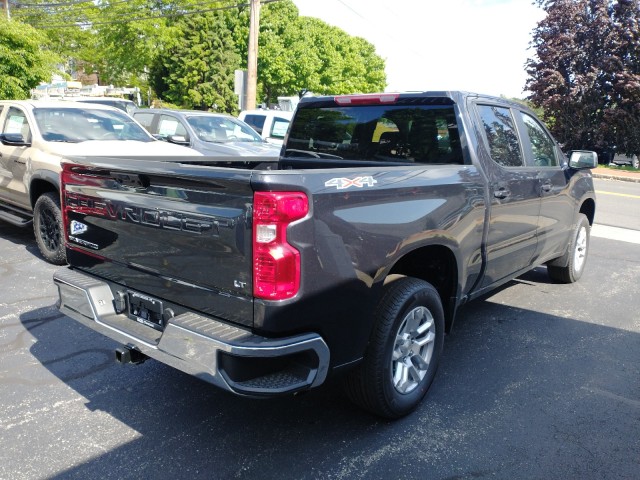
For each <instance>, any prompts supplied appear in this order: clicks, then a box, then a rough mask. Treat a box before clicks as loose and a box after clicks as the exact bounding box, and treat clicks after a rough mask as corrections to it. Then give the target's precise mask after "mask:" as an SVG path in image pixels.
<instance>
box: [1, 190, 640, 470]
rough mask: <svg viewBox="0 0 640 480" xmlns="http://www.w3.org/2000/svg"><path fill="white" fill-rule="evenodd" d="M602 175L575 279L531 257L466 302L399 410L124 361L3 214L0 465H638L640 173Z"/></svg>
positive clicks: (328, 390) (329, 390)
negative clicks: (412, 398) (229, 387)
mask: <svg viewBox="0 0 640 480" xmlns="http://www.w3.org/2000/svg"><path fill="white" fill-rule="evenodd" d="M596 188H597V190H598V211H597V216H596V220H597V222H598V225H597V226H596V228H594V235H593V238H592V243H591V251H590V255H589V259H588V263H587V268H586V271H585V274H584V276H583V278H582V279H581V280H580V282H578V283H577V284H574V285H558V284H553V283H551V282H550V281H549V280H548V278H547V276H546V270H545V268H538V269H536V270H534V271H532V272H530V273H528V274H526V275H524V276H522V277H520V278H519V279H517V280H515V281H513V282H511V283H510V284H508V285H507V286H505V287H504V288H502V289H500V290H499V291H497V292H495V293H494V294H492V295H491V296H489V297H487V298H486V299H483V300H480V301H475V302H472V303H470V304H469V305H467V306H466V307H465V308H464V309H463V310H462V312H461V315H460V317H459V318H458V320H457V322H456V325H455V327H454V331H453V333H452V334H451V335H449V336H448V337H447V339H446V341H445V351H444V356H443V358H442V363H441V367H440V371H439V372H438V375H437V377H436V380H435V382H434V384H433V387H432V390H431V392H430V394H429V396H428V397H427V399H426V401H425V402H424V403H423V404H422V405H421V406H420V407H419V409H418V410H417V411H416V412H415V413H414V414H412V415H410V416H408V417H407V418H404V419H401V420H399V421H396V422H386V421H381V420H379V419H377V418H375V417H372V416H371V415H368V414H367V413H364V412H362V411H360V410H358V409H357V408H356V407H354V406H352V405H351V404H350V403H349V402H348V401H347V400H346V398H345V397H344V395H343V394H342V392H341V390H340V389H339V388H338V386H336V385H332V384H330V385H327V386H326V387H324V388H322V389H320V390H318V391H313V392H310V393H308V394H305V395H300V396H297V397H292V398H281V399H274V400H264V401H256V400H249V399H243V398H238V397H234V396H232V395H229V394H227V393H225V392H222V391H220V390H217V389H215V388H213V387H211V386H209V385H208V384H205V383H203V382H200V381H198V380H197V379H195V378H193V377H190V376H188V375H185V374H182V373H181V372H178V371H176V370H173V369H171V368H170V367H167V366H165V365H162V364H160V363H158V362H153V361H149V362H146V363H144V364H143V365H139V366H132V365H124V366H121V365H118V364H116V363H115V362H114V361H113V350H114V348H115V347H116V344H114V343H113V342H111V341H110V340H108V339H106V338H104V337H102V336H100V335H98V334H97V333H95V332H93V331H91V330H89V329H87V328H84V327H83V326H81V325H79V324H77V323H76V322H74V321H72V320H71V319H69V318H67V317H65V316H62V315H60V314H59V312H58V311H57V310H56V308H55V306H54V303H55V298H56V292H55V288H54V287H53V284H52V282H51V275H52V273H53V271H54V270H55V268H56V267H53V266H51V265H48V264H46V263H44V262H43V261H42V260H41V259H40V257H39V256H38V253H37V248H36V246H35V242H34V240H33V237H32V235H31V234H30V232H29V231H23V230H19V229H17V228H13V227H10V226H7V225H0V274H1V276H0V292H1V293H0V295H1V296H0V412H2V413H1V414H0V479H12V480H17V479H45V478H56V479H87V478H100V479H107V478H113V479H129V478H131V479H134V478H135V479H140V478H144V479H154V478H157V479H165V478H172V479H173V478H196V479H199V478H202V479H218V478H220V479H227V478H239V479H244V478H246V479H262V478H267V479H271V478H273V479H276V478H277V479H416V478H420V479H478V478H492V479H493V478H497V479H514V478H518V479H543V478H565V479H581V480H582V479H633V478H638V476H639V474H640V473H639V472H640V435H639V434H638V432H640V314H639V313H638V311H639V310H640V309H639V306H640V291H639V288H638V284H639V279H640V241H639V242H635V241H634V240H633V238H634V237H633V231H631V230H630V229H635V230H639V231H640V223H638V221H639V218H638V214H639V212H640V208H639V205H640V184H623V183H622V182H608V181H607V182H605V181H599V180H598V181H596ZM604 227H614V230H613V231H614V232H618V233H620V231H622V232H623V233H626V234H629V236H627V237H624V241H622V240H619V239H611V238H610V237H611V235H612V234H611V231H610V230H607V229H606V228H604ZM598 230H600V231H599V232H598ZM596 232H597V234H596Z"/></svg>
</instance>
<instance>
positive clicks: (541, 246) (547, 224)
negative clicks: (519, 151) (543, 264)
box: [516, 111, 575, 259]
mask: <svg viewBox="0 0 640 480" xmlns="http://www.w3.org/2000/svg"><path fill="white" fill-rule="evenodd" d="M516 118H517V120H518V123H519V127H520V131H521V132H522V135H521V136H522V140H523V147H524V150H525V158H526V163H527V164H528V165H530V166H531V167H533V168H535V169H536V172H537V175H538V180H539V189H540V215H539V218H538V232H537V236H538V244H537V249H536V253H535V256H534V257H535V258H540V257H542V258H544V259H549V258H553V257H554V256H559V255H562V254H563V253H564V251H565V250H566V248H567V244H568V239H569V235H570V233H571V232H572V231H573V224H574V215H575V213H574V209H575V200H574V199H573V197H572V196H571V195H570V193H569V192H568V191H567V188H568V187H567V185H568V183H569V178H568V176H567V174H566V170H565V169H563V168H562V163H563V160H564V156H563V155H562V153H561V152H560V148H559V146H558V145H557V144H556V142H555V141H554V140H553V138H552V137H551V135H550V134H549V133H548V132H547V130H546V129H545V128H544V126H543V125H542V124H541V123H540V122H539V121H538V120H536V119H535V118H534V117H533V116H531V115H529V114H528V113H526V112H523V111H518V112H517V113H516Z"/></svg>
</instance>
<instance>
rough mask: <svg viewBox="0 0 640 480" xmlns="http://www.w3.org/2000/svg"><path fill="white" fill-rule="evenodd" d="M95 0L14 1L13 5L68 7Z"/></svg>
mask: <svg viewBox="0 0 640 480" xmlns="http://www.w3.org/2000/svg"><path fill="white" fill-rule="evenodd" d="M93 2H94V0H74V1H70V2H64V3H20V2H14V3H13V6H14V7H19V8H22V7H28V8H50V7H68V6H71V5H78V4H80V3H93Z"/></svg>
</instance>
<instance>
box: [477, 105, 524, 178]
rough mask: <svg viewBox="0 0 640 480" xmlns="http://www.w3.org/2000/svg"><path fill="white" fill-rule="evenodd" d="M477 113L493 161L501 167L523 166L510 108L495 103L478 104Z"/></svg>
mask: <svg viewBox="0 0 640 480" xmlns="http://www.w3.org/2000/svg"><path fill="white" fill-rule="evenodd" d="M478 113H479V114H480V119H481V120H482V125H483V127H484V131H485V134H486V136H487V141H488V142H489V153H490V155H491V158H492V159H493V161H494V162H496V163H497V164H498V165H501V166H503V167H521V166H523V165H524V160H523V155H522V148H521V146H520V140H519V138H518V133H517V130H516V127H515V122H514V120H513V117H512V116H511V110H510V109H509V108H505V107H498V106H495V105H478Z"/></svg>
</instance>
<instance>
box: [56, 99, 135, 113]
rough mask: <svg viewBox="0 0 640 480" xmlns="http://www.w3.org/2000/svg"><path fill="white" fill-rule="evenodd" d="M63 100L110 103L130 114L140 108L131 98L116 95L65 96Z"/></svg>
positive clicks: (109, 104) (111, 105)
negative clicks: (126, 98) (116, 96)
mask: <svg viewBox="0 0 640 480" xmlns="http://www.w3.org/2000/svg"><path fill="white" fill-rule="evenodd" d="M61 100H66V101H70V102H83V103H93V104H96V103H98V104H100V105H108V106H110V107H114V108H118V109H120V110H122V111H123V112H127V113H128V114H129V115H131V114H132V113H133V112H134V111H135V110H136V109H137V108H138V107H137V106H136V104H135V103H133V102H132V101H131V100H125V99H124V98H115V97H63V98H62V99H61Z"/></svg>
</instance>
